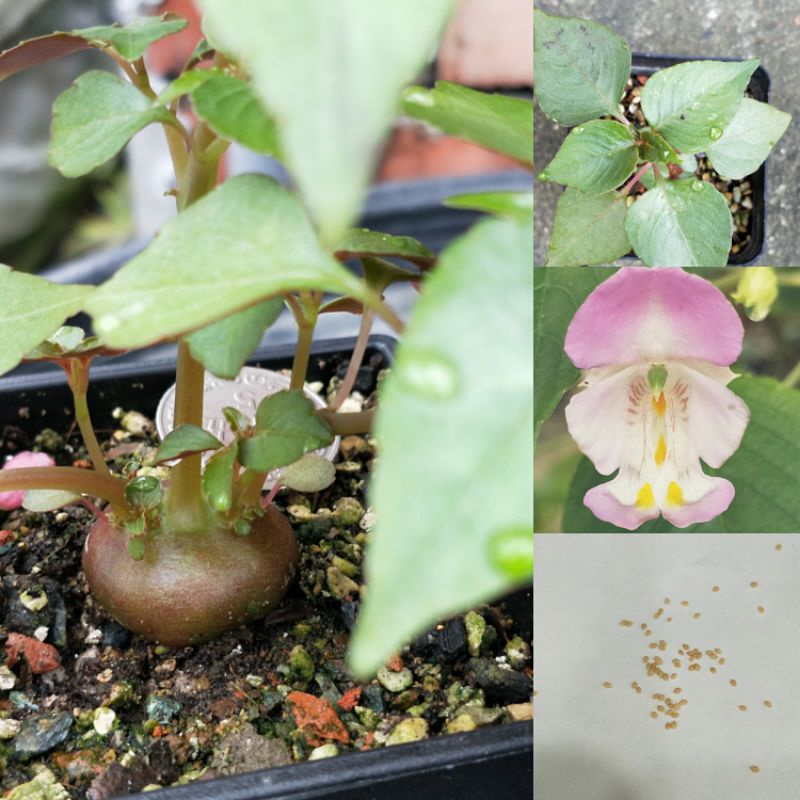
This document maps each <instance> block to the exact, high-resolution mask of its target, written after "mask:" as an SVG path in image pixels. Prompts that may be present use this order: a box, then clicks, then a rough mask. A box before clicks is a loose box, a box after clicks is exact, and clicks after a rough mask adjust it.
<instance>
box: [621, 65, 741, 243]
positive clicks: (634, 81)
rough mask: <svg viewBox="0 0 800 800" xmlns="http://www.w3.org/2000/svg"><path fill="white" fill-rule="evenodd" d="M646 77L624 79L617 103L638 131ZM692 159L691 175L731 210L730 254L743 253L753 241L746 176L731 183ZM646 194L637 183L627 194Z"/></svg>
mask: <svg viewBox="0 0 800 800" xmlns="http://www.w3.org/2000/svg"><path fill="white" fill-rule="evenodd" d="M647 78H648V76H647V75H635V76H632V77H631V78H628V82H627V83H626V84H625V93H624V94H623V96H622V101H621V102H622V108H623V110H624V112H625V117H626V118H627V120H628V121H629V122H633V123H634V124H636V125H637V126H639V127H640V128H641V127H645V126H646V125H647V121H646V120H645V118H644V114H643V113H642V107H641V105H640V103H641V93H642V88H643V87H644V85H645V83H647ZM695 160H696V161H697V169H695V171H694V174H695V176H696V177H697V178H698V179H699V180H702V181H707V182H708V183H711V184H712V186H714V188H715V189H717V191H719V192H720V194H722V196H723V197H724V198H725V202H726V203H727V204H728V208H729V209H730V211H731V214H732V216H733V223H734V231H733V239H732V244H731V253H732V254H734V255H735V254H736V253H739V252H741V251H742V250H744V249H745V248H746V247H747V246H748V244H749V243H750V241H751V240H752V238H753V226H752V224H751V211H752V210H753V185H752V182H751V181H750V179H749V178H747V177H745V178H742V179H741V180H734V179H733V178H726V177H724V176H722V175H720V174H719V173H718V172H717V171H716V170H715V169H714V168H713V167H712V166H711V164H710V163H709V161H708V159H707V158H706V157H705V156H703V155H697V156H695ZM673 169H674V174H673ZM670 173H671V176H672V177H676V176H677V175H678V174H680V173H681V169H680V168H679V167H678V166H677V165H670ZM646 191H647V189H646V188H645V187H644V186H643V185H642V184H641V183H637V184H636V186H635V187H634V188H633V189H632V190H631V195H632V196H634V195H637V194H643V193H644V192H646ZM629 202H630V201H629Z"/></svg>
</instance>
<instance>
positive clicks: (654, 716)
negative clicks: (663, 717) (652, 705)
mask: <svg viewBox="0 0 800 800" xmlns="http://www.w3.org/2000/svg"><path fill="white" fill-rule="evenodd" d="M650 716H651V717H652V718H653V719H658V713H657V712H656V711H651V712H650Z"/></svg>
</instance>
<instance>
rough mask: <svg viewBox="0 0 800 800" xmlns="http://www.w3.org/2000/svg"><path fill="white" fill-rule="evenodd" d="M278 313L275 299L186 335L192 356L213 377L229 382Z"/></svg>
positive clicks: (280, 307)
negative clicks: (225, 379)
mask: <svg viewBox="0 0 800 800" xmlns="http://www.w3.org/2000/svg"><path fill="white" fill-rule="evenodd" d="M282 310H283V300H281V299H280V298H279V297H275V298H273V299H272V300H267V301H265V302H263V303H258V304H257V305H254V306H253V307H252V308H247V309H245V310H244V311H239V312H238V313H236V314H231V316H229V317H225V318H224V319H221V320H219V321H218V322H212V323H211V325H206V327H205V328H200V330H198V331H195V332H194V333H190V334H189V335H188V336H187V337H186V341H187V343H188V344H189V349H190V350H191V352H192V356H193V357H194V358H196V359H197V360H198V361H199V362H200V363H201V364H202V365H203V366H204V367H205V368H206V369H207V370H208V371H209V372H213V373H214V375H216V376H217V377H220V378H228V379H229V380H233V378H235V377H236V376H237V375H238V374H239V370H240V369H241V368H242V367H243V366H244V364H245V362H246V361H247V359H248V358H249V357H250V356H251V355H252V354H253V351H254V350H255V349H256V348H257V347H258V345H259V344H260V342H261V337H262V336H263V335H264V331H265V330H266V329H267V328H269V326H270V325H272V323H273V322H275V320H276V319H278V317H279V316H280V315H281V311H282Z"/></svg>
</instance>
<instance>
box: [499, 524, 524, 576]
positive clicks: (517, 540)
mask: <svg viewBox="0 0 800 800" xmlns="http://www.w3.org/2000/svg"><path fill="white" fill-rule="evenodd" d="M488 550H489V562H490V563H491V564H492V565H493V566H494V567H495V568H496V569H497V570H498V571H499V572H501V573H503V575H505V576H506V577H507V578H510V579H511V580H512V581H524V580H526V579H527V578H529V577H530V575H531V574H532V573H533V528H531V527H530V526H526V525H508V526H504V527H502V528H499V529H498V530H496V531H494V532H493V533H492V534H491V536H490V538H489V542H488Z"/></svg>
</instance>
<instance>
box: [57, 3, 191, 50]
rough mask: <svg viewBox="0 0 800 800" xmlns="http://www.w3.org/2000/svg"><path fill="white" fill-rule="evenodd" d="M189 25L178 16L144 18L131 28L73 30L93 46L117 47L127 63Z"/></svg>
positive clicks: (74, 34)
mask: <svg viewBox="0 0 800 800" xmlns="http://www.w3.org/2000/svg"><path fill="white" fill-rule="evenodd" d="M188 24H189V23H188V22H187V21H186V20H185V19H181V17H178V16H176V15H175V14H163V15H162V16H160V17H140V18H139V19H135V20H133V21H132V22H129V23H128V24H127V25H119V24H118V23H115V24H113V25H98V26H96V27H94V28H81V29H80V30H76V31H72V35H73V36H80V37H81V38H82V39H85V40H86V41H87V42H91V43H92V44H93V45H99V46H105V45H110V46H111V47H113V48H114V49H115V50H116V51H117V52H118V53H119V54H120V55H121V56H122V57H123V58H124V59H126V60H127V61H136V60H137V59H138V58H141V57H142V56H143V55H144V51H145V50H147V48H148V47H149V46H150V45H151V44H153V42H157V41H158V40H159V39H163V38H164V37H165V36H170V35H172V34H173V33H178V32H179V31H182V30H183V29H184V28H185V27H186V26H187V25H188Z"/></svg>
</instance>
